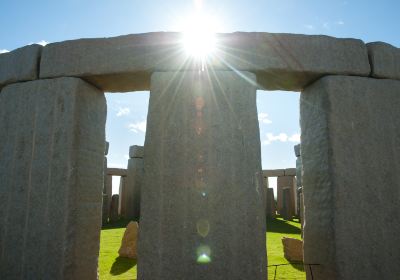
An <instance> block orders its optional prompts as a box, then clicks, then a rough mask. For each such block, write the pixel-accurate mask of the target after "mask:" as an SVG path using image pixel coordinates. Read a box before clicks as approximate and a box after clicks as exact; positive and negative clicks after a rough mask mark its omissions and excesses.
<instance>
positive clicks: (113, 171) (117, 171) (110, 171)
mask: <svg viewBox="0 0 400 280" xmlns="http://www.w3.org/2000/svg"><path fill="white" fill-rule="evenodd" d="M107 175H111V176H120V177H125V176H126V175H127V170H126V169H124V168H107Z"/></svg>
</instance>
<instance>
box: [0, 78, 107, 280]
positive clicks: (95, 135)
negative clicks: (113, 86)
mask: <svg viewBox="0 0 400 280" xmlns="http://www.w3.org/2000/svg"><path fill="white" fill-rule="evenodd" d="M105 119H106V101H105V98H104V94H103V93H102V92H100V91H99V90H97V89H96V88H94V87H93V86H91V85H89V84H87V83H85V82H83V81H81V80H79V79H76V78H60V79H54V80H41V81H32V82H26V83H19V84H13V85H9V86H6V87H5V88H3V90H2V91H1V93H0V131H1V134H2V137H0V182H1V183H0V201H1V207H0V279H96V278H97V262H98V253H99V238H100V227H101V212H102V211H101V208H102V194H101V193H102V185H103V158H104V136H105Z"/></svg>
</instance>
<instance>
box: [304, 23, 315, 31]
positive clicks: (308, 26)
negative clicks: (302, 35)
mask: <svg viewBox="0 0 400 280" xmlns="http://www.w3.org/2000/svg"><path fill="white" fill-rule="evenodd" d="M304 27H305V28H307V29H310V30H313V29H314V25H312V24H305V25H304Z"/></svg>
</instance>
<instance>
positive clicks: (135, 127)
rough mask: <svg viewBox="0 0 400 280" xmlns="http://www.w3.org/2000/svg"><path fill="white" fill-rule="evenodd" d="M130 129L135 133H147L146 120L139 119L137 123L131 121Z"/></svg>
mask: <svg viewBox="0 0 400 280" xmlns="http://www.w3.org/2000/svg"><path fill="white" fill-rule="evenodd" d="M128 128H129V130H130V131H133V132H135V133H140V132H142V133H145V132H146V121H139V122H135V123H131V124H129V125H128Z"/></svg>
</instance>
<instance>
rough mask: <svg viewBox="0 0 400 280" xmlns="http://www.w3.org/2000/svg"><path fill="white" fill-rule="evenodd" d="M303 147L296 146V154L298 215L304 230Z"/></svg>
mask: <svg viewBox="0 0 400 280" xmlns="http://www.w3.org/2000/svg"><path fill="white" fill-rule="evenodd" d="M300 150H301V146H300V144H298V145H295V146H294V154H295V155H296V188H297V200H298V202H299V203H297V207H298V209H297V213H298V215H299V218H300V223H301V228H302V229H303V225H304V213H303V212H304V209H303V195H302V191H303V188H302V182H301V176H302V174H301V173H302V164H301V151H300Z"/></svg>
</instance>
